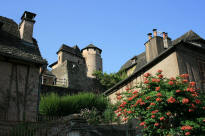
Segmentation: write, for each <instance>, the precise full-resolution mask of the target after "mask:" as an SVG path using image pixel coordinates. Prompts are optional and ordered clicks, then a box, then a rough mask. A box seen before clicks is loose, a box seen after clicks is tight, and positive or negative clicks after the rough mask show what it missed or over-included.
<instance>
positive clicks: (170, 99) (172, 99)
mask: <svg viewBox="0 0 205 136" xmlns="http://www.w3.org/2000/svg"><path fill="white" fill-rule="evenodd" d="M167 102H168V103H174V102H176V100H175V99H174V98H173V97H170V98H169V99H168V100H167Z"/></svg>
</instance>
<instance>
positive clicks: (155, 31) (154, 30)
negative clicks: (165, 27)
mask: <svg viewBox="0 0 205 136" xmlns="http://www.w3.org/2000/svg"><path fill="white" fill-rule="evenodd" d="M152 31H153V35H154V37H157V29H153V30H152Z"/></svg>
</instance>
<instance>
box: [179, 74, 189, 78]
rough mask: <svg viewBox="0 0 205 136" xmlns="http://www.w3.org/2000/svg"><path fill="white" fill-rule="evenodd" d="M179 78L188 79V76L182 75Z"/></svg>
mask: <svg viewBox="0 0 205 136" xmlns="http://www.w3.org/2000/svg"><path fill="white" fill-rule="evenodd" d="M180 77H181V78H188V77H189V75H188V74H182V75H180Z"/></svg>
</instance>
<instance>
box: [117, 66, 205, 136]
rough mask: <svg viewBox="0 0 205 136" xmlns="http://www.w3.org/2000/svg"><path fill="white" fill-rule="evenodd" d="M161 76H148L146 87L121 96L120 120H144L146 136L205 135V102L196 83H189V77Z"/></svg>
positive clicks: (138, 86)
mask: <svg viewBox="0 0 205 136" xmlns="http://www.w3.org/2000/svg"><path fill="white" fill-rule="evenodd" d="M161 72H162V71H161V70H159V71H158V72H157V73H156V76H152V75H151V74H149V73H146V74H145V75H144V77H145V81H144V83H140V84H139V85H137V86H136V87H135V88H128V89H127V92H124V93H122V94H117V95H118V99H119V101H120V102H121V105H120V106H119V107H118V109H117V110H116V113H117V116H119V117H120V118H121V119H122V120H124V121H127V120H128V119H132V118H136V119H138V120H140V123H139V125H140V126H143V127H144V129H143V131H144V135H145V136H147V135H152V136H154V135H157V136H164V135H170V136H175V135H192V136H202V135H204V134H205V100H204V98H203V97H202V96H201V95H202V94H200V93H199V90H198V89H196V88H195V82H188V80H187V78H188V75H187V74H183V75H180V76H178V77H176V78H173V77H172V78H170V79H168V78H164V77H163V75H162V74H161Z"/></svg>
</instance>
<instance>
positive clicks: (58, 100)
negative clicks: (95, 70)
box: [39, 93, 108, 116]
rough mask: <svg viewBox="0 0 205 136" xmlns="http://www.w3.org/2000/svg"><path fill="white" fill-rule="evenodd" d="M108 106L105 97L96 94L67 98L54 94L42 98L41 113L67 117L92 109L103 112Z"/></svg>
mask: <svg viewBox="0 0 205 136" xmlns="http://www.w3.org/2000/svg"><path fill="white" fill-rule="evenodd" d="M107 104H108V100H107V99H106V98H105V97H104V96H102V95H96V94H94V93H79V94H75V95H66V96H58V95H57V94H54V93H52V94H49V95H46V96H41V101H40V105H39V111H40V114H42V115H52V116H65V115H69V114H73V113H80V110H81V109H85V108H87V109H92V108H93V107H95V108H96V109H97V110H99V111H100V112H103V111H104V110H105V109H106V107H107Z"/></svg>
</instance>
